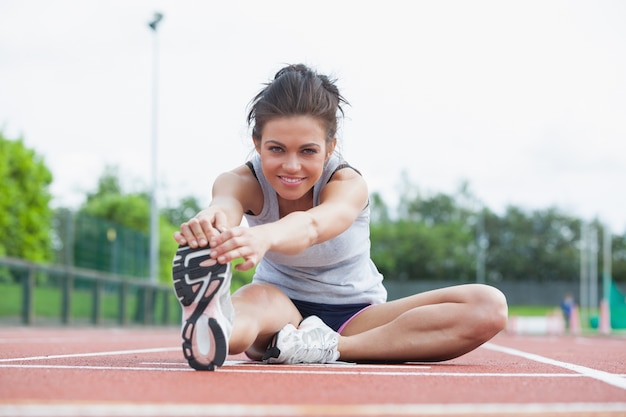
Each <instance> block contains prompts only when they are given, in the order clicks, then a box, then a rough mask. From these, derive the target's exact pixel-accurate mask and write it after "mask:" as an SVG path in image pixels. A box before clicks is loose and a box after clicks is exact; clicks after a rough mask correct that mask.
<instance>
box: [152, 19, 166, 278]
mask: <svg viewBox="0 0 626 417" xmlns="http://www.w3.org/2000/svg"><path fill="white" fill-rule="evenodd" d="M162 19H163V14H161V13H158V12H157V13H155V14H154V18H153V19H152V21H151V22H150V23H148V26H149V27H150V29H152V33H153V42H152V187H151V191H150V255H149V262H150V265H149V267H150V281H151V282H153V283H156V282H157V281H158V280H159V208H158V205H157V187H158V181H157V120H158V118H157V110H158V108H157V107H158V106H157V103H158V100H157V98H158V85H159V84H158V81H159V79H158V69H159V65H158V63H159V62H158V38H157V27H158V25H159V23H160V22H161V20H162Z"/></svg>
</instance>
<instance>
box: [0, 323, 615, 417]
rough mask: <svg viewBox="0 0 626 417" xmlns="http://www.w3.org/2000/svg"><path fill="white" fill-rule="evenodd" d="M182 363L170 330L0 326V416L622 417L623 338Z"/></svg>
mask: <svg viewBox="0 0 626 417" xmlns="http://www.w3.org/2000/svg"><path fill="white" fill-rule="evenodd" d="M229 359H231V360H229V361H228V362H227V363H226V364H225V366H223V367H222V368H219V369H218V370H217V371H216V372H199V371H194V370H192V369H190V368H189V367H188V366H187V364H186V362H185V360H184V358H183V356H182V353H181V350H180V341H179V330H178V329H177V328H124V329H117V328H116V329H94V328H32V327H31V328H17V327H4V328H0V416H44V417H49V416H70V417H74V416H155V417H158V416H246V417H248V416H306V417H310V416H354V417H361V416H418V415H419V416H435V415H446V416H466V417H467V416H484V415H492V416H540V417H547V416H568V417H569V416H612V417H614V416H626V339H625V338H620V337H600V336H590V337H574V336H560V337H549V336H513V335H509V334H504V333H503V334H500V335H498V336H497V337H495V338H494V339H493V340H492V341H491V342H490V343H488V344H486V345H484V346H482V347H480V348H478V349H477V350H475V351H474V352H471V353H469V354H467V355H465V356H462V357H460V358H457V359H455V360H451V361H447V362H441V363H410V364H403V365H365V364H332V365H298V366H292V365H265V364H261V363H254V362H247V361H243V360H240V359H241V358H229Z"/></svg>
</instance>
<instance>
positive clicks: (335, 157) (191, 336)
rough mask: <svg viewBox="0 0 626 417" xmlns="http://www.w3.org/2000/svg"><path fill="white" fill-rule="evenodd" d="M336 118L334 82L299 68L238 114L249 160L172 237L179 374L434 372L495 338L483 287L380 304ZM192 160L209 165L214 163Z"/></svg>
mask: <svg viewBox="0 0 626 417" xmlns="http://www.w3.org/2000/svg"><path fill="white" fill-rule="evenodd" d="M345 104H347V102H346V101H345V100H344V98H343V97H342V96H341V94H340V93H339V90H338V88H337V86H336V85H335V82H334V80H331V79H330V78H328V77H327V76H325V75H321V74H318V73H316V72H315V71H314V70H312V69H310V68H308V67H307V66H304V65H289V66H287V67H285V68H283V69H281V70H280V71H278V73H277V74H276V76H275V77H274V79H273V80H272V81H271V82H269V83H268V84H266V85H265V87H264V88H263V89H262V90H261V91H260V92H259V93H258V94H257V95H256V97H254V99H253V100H252V102H251V103H250V110H249V113H248V117H247V119H248V124H249V126H250V127H251V130H252V145H254V154H253V156H252V157H251V158H250V160H249V161H247V162H246V163H245V164H242V165H241V166H238V167H236V168H234V169H233V170H232V171H229V172H226V173H223V174H222V175H220V176H219V177H218V178H217V179H216V180H215V182H214V184H213V191H212V195H213V197H212V201H211V203H210V205H209V207H208V208H207V209H205V210H203V211H201V212H200V213H198V214H197V215H196V216H195V217H194V218H192V219H190V220H189V221H187V222H185V223H183V224H182V225H181V226H180V230H179V231H177V232H176V233H175V234H174V238H175V239H176V241H177V242H178V244H179V245H180V247H179V249H178V251H177V253H176V255H175V257H174V262H173V278H174V286H175V290H176V293H177V295H178V297H179V299H180V301H181V304H182V309H183V328H182V339H183V353H184V355H185V357H186V359H187V360H188V362H189V364H190V366H191V367H193V368H195V369H208V370H213V369H214V368H215V367H216V366H221V365H222V364H223V363H224V361H225V359H226V357H227V354H228V353H230V354H239V353H243V352H245V353H246V354H247V355H248V357H250V358H251V359H253V360H264V361H266V362H267V363H326V362H333V361H336V360H339V359H340V360H342V361H442V360H447V359H451V358H455V357H458V356H460V355H463V354H465V353H467V352H470V351H471V350H473V349H475V348H477V347H478V346H480V345H481V344H483V343H485V342H486V341H488V340H489V339H491V338H492V337H493V336H494V335H496V334H497V333H498V332H500V331H501V330H502V329H503V328H504V327H505V325H506V321H507V304H506V299H505V297H504V295H503V294H502V293H501V292H500V291H499V290H497V289H495V288H493V287H490V286H486V285H478V284H470V285H459V286H454V287H449V288H444V289H438V290H434V291H428V292H424V293H420V294H416V295H412V296H410V297H406V298H403V299H399V300H395V301H389V302H387V301H386V298H387V292H386V290H385V288H384V286H383V284H382V280H383V277H382V276H381V274H380V273H379V272H378V270H377V268H376V266H375V265H374V263H373V262H372V261H371V259H370V240H369V210H370V204H369V199H368V195H369V194H368V188H367V185H366V182H365V180H364V179H363V177H362V176H361V174H360V173H359V171H358V170H357V169H355V168H353V167H352V166H351V165H350V164H348V163H347V162H346V161H345V160H344V159H343V157H342V156H341V155H340V154H339V152H338V151H337V139H336V132H337V124H338V118H339V117H340V116H342V115H343V109H342V105H345ZM376 146H386V143H385V141H384V138H380V139H379V140H378V141H377V145H376ZM398 151H399V152H402V151H403V150H398ZM197 152H203V153H205V154H206V158H207V161H208V162H207V163H210V161H211V160H214V159H216V158H220V153H221V152H222V150H221V149H220V148H219V146H212V147H205V148H199V149H197ZM372 153H373V154H372V156H373V157H375V153H376V148H375V147H374V148H373V149H372ZM181 169H184V165H181ZM199 185H200V186H201V187H203V188H204V187H205V185H204V184H199ZM244 217H245V218H246V220H247V223H248V226H247V227H244V226H240V224H241V221H242V219H243V218H244ZM419 250H420V248H419V247H415V251H416V252H417V251H419ZM237 259H240V260H241V259H242V260H241V262H240V263H239V264H237V265H236V267H235V268H236V269H237V270H240V271H245V270H249V269H251V268H254V267H256V271H255V274H254V278H253V280H252V283H250V284H248V285H245V286H243V287H242V288H240V289H238V290H237V291H236V292H235V293H234V294H233V295H232V297H231V294H230V280H231V269H230V268H231V262H232V261H235V260H237Z"/></svg>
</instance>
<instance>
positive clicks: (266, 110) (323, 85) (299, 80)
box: [247, 64, 349, 143]
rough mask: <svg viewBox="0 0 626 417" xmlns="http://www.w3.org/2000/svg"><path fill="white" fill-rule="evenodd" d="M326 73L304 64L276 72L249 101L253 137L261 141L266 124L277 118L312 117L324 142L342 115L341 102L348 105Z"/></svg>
mask: <svg viewBox="0 0 626 417" xmlns="http://www.w3.org/2000/svg"><path fill="white" fill-rule="evenodd" d="M335 82H336V80H331V79H330V78H328V77H327V76H326V75H321V74H318V73H317V72H315V71H313V70H312V69H310V68H309V67H307V66H306V65H303V64H297V65H289V66H287V67H285V68H283V69H281V70H280V71H278V72H277V73H276V75H275V76H274V80H273V81H271V82H269V83H267V84H266V85H265V88H263V89H262V90H261V91H260V92H259V93H258V94H257V95H256V97H254V99H252V101H251V102H250V105H249V107H250V112H249V113H248V118H247V121H248V126H250V127H252V138H253V139H254V140H255V141H260V140H261V133H262V132H263V127H264V126H265V124H266V123H267V122H268V121H270V120H272V119H274V118H277V117H288V116H312V117H315V118H317V119H318V120H320V121H321V122H322V123H323V124H324V126H325V127H326V143H330V142H332V141H333V139H334V138H335V135H336V133H337V120H338V118H339V116H343V115H344V113H343V109H342V107H341V106H342V104H349V103H348V102H347V101H346V100H345V99H344V98H343V97H342V96H341V94H340V93H339V89H338V88H337V86H336V85H335Z"/></svg>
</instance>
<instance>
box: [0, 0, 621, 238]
mask: <svg viewBox="0 0 626 417" xmlns="http://www.w3.org/2000/svg"><path fill="white" fill-rule="evenodd" d="M156 11H159V12H161V13H163V14H164V18H163V21H162V22H161V24H160V26H159V28H158V32H157V36H158V55H157V56H158V60H157V62H158V73H159V75H158V95H157V96H158V106H157V109H158V130H157V132H158V134H157V138H158V159H157V161H158V164H157V166H158V182H159V200H160V204H161V205H166V204H167V205H176V202H177V200H178V199H179V198H180V197H182V196H187V195H194V196H196V197H198V198H199V199H200V200H201V201H202V202H203V203H208V201H209V193H210V187H211V184H212V182H213V180H214V179H215V177H216V176H217V175H218V174H219V173H221V172H223V171H225V170H228V169H231V168H233V167H235V166H236V165H238V164H240V163H242V162H244V161H245V159H246V158H247V156H248V155H249V152H250V151H251V149H252V148H251V140H250V139H249V132H248V129H247V126H246V124H245V116H246V107H247V104H248V102H249V101H250V99H251V98H252V97H253V96H254V95H255V94H256V93H257V92H258V90H259V89H260V88H261V87H262V84H263V83H265V82H267V81H268V80H269V79H270V78H271V77H272V76H273V75H274V73H275V72H276V71H277V70H278V69H280V68H281V67H282V66H283V64H285V63H299V62H302V63H305V64H309V65H311V66H312V67H314V68H316V69H317V70H319V71H321V72H323V73H328V74H330V75H332V76H334V77H336V78H338V80H339V81H338V84H339V87H340V89H341V90H342V92H343V94H344V96H345V97H346V98H347V99H348V101H350V103H351V107H349V108H348V109H347V112H346V114H347V117H346V120H345V122H344V124H343V126H342V130H341V132H340V134H341V137H340V140H341V141H343V154H344V156H345V157H346V159H347V160H348V161H349V162H350V163H351V164H352V165H354V166H355V167H357V168H359V169H360V170H361V171H362V172H363V174H364V176H365V177H366V179H367V180H368V182H369V184H370V190H371V191H379V192H381V193H382V194H383V196H384V197H385V201H387V202H388V203H389V204H394V203H395V201H396V200H397V198H398V190H399V184H400V175H401V172H402V171H405V172H406V173H407V174H408V176H409V178H410V179H411V181H412V182H413V183H415V184H416V185H417V186H418V187H419V189H420V190H421V192H423V193H425V194H427V193H435V192H443V193H450V194H451V193H454V192H455V191H456V190H457V189H458V187H459V184H460V183H461V182H462V181H468V182H469V185H470V189H471V191H472V192H473V193H474V194H475V195H476V196H477V197H478V198H479V199H480V200H481V201H482V202H483V203H484V204H485V205H487V206H488V207H489V208H490V209H492V210H494V211H496V212H498V213H501V212H502V211H503V210H504V208H505V207H506V206H507V205H509V204H513V205H516V206H519V207H522V208H523V209H527V210H535V209H545V208H548V207H551V206H556V207H558V208H560V209H561V210H562V211H564V212H565V213H568V214H572V215H575V216H579V217H581V218H583V219H587V220H591V219H593V218H595V217H598V218H599V219H600V220H601V221H603V222H606V223H608V224H609V225H610V226H611V228H612V229H613V231H614V232H615V233H620V234H621V233H624V232H626V193H625V189H626V187H625V185H624V184H626V24H625V22H626V2H623V1H602V0H600V1H598V0H589V1H550V0H541V1H503V0H498V1H466V0H464V1H440V0H437V1H394V0H388V1H377V2H373V1H365V0H355V1H349V0H341V1H335V0H317V1H314V2H297V1H287V0H286V1H274V0H270V1H263V0H249V1H247V0H229V1H220V2H217V1H185V0H177V1H142V0H133V1H121V0H107V1H89V0H67V1H47V0H42V1H33V0H0V129H1V130H2V131H3V132H4V135H5V136H6V137H8V138H10V139H16V138H18V137H22V138H23V139H24V142H25V144H26V145H27V146H28V147H30V148H33V149H35V151H36V152H37V153H38V154H40V155H41V156H43V157H44V160H45V163H46V165H47V166H48V167H49V168H50V169H51V170H52V172H53V175H54V182H53V184H52V186H51V192H52V194H53V196H54V200H53V204H54V205H55V206H57V207H58V206H69V207H77V206H78V205H79V204H80V203H82V202H83V200H84V197H85V192H87V191H93V190H95V188H96V184H97V180H98V178H99V177H100V176H101V174H102V172H103V170H104V167H105V166H106V165H112V166H117V167H119V170H120V173H121V174H122V177H123V181H124V186H125V188H126V191H129V192H130V191H135V190H144V189H146V188H147V187H149V185H150V181H151V165H150V163H151V156H150V155H151V149H152V148H151V138H152V103H153V97H152V92H153V89H152V85H153V84H152V69H153V57H154V55H153V53H154V48H153V46H154V33H153V32H152V31H151V30H150V29H149V28H148V26H147V24H148V22H149V21H150V19H151V18H152V16H153V14H154V12H156Z"/></svg>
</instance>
